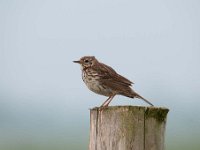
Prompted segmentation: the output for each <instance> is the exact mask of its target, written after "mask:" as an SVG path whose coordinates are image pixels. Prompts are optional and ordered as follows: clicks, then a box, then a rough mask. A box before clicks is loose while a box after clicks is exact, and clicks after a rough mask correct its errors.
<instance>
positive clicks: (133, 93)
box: [128, 91, 153, 106]
mask: <svg viewBox="0 0 200 150" xmlns="http://www.w3.org/2000/svg"><path fill="white" fill-rule="evenodd" d="M128 97H131V98H139V99H142V100H143V101H145V102H146V103H148V104H149V105H151V106H153V104H152V103H151V102H149V101H148V100H147V99H145V98H144V97H142V96H140V95H139V94H137V93H136V92H135V91H132V95H131V96H128Z"/></svg>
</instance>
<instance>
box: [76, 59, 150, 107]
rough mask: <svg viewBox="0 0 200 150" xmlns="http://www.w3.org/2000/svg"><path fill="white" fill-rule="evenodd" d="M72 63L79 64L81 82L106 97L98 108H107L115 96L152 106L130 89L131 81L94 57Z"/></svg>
mask: <svg viewBox="0 0 200 150" xmlns="http://www.w3.org/2000/svg"><path fill="white" fill-rule="evenodd" d="M73 62H74V63H78V64H80V66H81V71H82V79H83V82H84V83H85V84H86V86H87V87H88V88H89V90H91V91H93V92H94V93H96V94H100V95H104V96H106V97H108V99H106V101H104V102H103V104H102V105H101V106H100V107H107V106H108V105H109V104H110V102H111V101H112V99H113V98H114V97H115V96H116V95H122V96H126V97H130V98H139V99H142V100H143V101H145V102H146V103H148V104H149V105H150V106H154V105H153V104H152V103H151V102H149V101H148V100H147V99H145V98H143V97H142V96H141V95H139V94H138V93H136V92H135V91H134V90H133V89H132V88H131V86H132V84H133V82H132V81H130V80H128V79H127V78H125V77H123V76H122V75H120V74H118V73H117V72H116V71H115V70H114V69H113V68H111V67H110V66H108V65H106V64H104V63H101V62H99V61H98V60H97V59H96V58H95V56H83V57H81V58H80V59H79V60H77V61H73Z"/></svg>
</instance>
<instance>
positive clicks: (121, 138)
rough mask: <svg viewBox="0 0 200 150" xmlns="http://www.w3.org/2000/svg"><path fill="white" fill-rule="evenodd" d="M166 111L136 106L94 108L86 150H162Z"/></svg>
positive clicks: (91, 112)
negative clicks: (87, 148)
mask: <svg viewBox="0 0 200 150" xmlns="http://www.w3.org/2000/svg"><path fill="white" fill-rule="evenodd" d="M168 111H169V110H168V109H166V108H156V107H139V106H110V107H107V108H103V109H101V110H99V108H97V107H96V108H93V109H91V110H90V143H89V150H164V136H165V135H164V134H165V125H166V118H167V113H168Z"/></svg>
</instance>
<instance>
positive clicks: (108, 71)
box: [95, 63, 133, 86]
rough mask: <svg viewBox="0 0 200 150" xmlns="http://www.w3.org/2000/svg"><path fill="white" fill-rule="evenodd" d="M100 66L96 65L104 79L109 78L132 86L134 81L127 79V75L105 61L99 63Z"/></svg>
mask: <svg viewBox="0 0 200 150" xmlns="http://www.w3.org/2000/svg"><path fill="white" fill-rule="evenodd" d="M97 66H98V67H95V68H96V69H97V71H98V72H99V74H102V75H103V76H102V77H103V79H109V81H111V82H115V83H118V84H121V85H125V86H131V84H133V82H131V81H130V80H128V79H126V78H125V77H123V76H121V75H119V74H118V73H117V72H116V71H115V70H114V69H113V68H111V67H110V66H108V65H105V64H103V63H99V64H98V65H97Z"/></svg>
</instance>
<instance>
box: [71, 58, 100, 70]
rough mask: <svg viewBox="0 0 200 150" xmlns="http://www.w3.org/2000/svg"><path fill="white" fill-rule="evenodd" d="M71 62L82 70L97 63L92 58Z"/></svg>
mask: <svg viewBox="0 0 200 150" xmlns="http://www.w3.org/2000/svg"><path fill="white" fill-rule="evenodd" d="M73 62H74V63H78V64H80V65H81V67H82V68H83V69H84V68H88V67H92V66H94V64H95V63H96V62H97V59H96V58H95V57H94V56H84V57H82V58H80V60H78V61H73Z"/></svg>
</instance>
